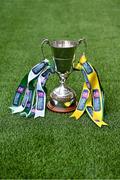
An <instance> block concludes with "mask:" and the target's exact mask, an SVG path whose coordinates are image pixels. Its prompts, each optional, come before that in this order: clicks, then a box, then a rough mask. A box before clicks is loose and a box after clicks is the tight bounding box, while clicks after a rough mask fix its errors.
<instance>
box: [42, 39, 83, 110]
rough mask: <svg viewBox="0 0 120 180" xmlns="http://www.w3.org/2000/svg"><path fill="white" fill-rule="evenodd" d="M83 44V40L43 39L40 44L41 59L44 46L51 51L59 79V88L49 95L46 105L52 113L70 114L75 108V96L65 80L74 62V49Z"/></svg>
mask: <svg viewBox="0 0 120 180" xmlns="http://www.w3.org/2000/svg"><path fill="white" fill-rule="evenodd" d="M81 42H84V43H85V44H86V41H85V38H81V39H80V40H78V41H71V40H54V41H49V40H48V39H44V40H43V41H42V43H41V50H42V54H43V57H44V58H45V56H44V51H43V47H44V44H48V45H49V47H50V48H51V51H52V57H53V61H54V63H55V72H56V73H57V74H58V76H59V79H60V85H59V87H57V88H55V89H54V90H53V91H52V92H51V93H50V100H49V102H48V103H47V107H48V109H50V110H52V111H54V112H63V113H67V112H71V111H74V110H75V108H76V94H75V92H74V90H73V89H71V88H70V87H68V86H67V85H66V83H65V82H66V80H67V78H68V76H69V75H70V73H71V72H72V70H73V62H74V60H75V51H76V48H77V47H78V46H79V45H80V44H81Z"/></svg>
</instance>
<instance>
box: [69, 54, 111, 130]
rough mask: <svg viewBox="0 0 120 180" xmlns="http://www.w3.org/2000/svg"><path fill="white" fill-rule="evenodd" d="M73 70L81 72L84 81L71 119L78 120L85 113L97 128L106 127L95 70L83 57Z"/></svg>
mask: <svg viewBox="0 0 120 180" xmlns="http://www.w3.org/2000/svg"><path fill="white" fill-rule="evenodd" d="M74 69H75V70H81V71H82V74H83V76H84V79H85V83H84V85H83V90H82V93H81V97H80V100H79V103H78V105H77V108H76V110H75V111H74V112H73V114H72V115H71V117H74V118H75V119H76V120H77V119H79V118H80V117H81V116H82V115H83V113H84V112H85V111H86V112H87V113H88V115H89V117H90V118H91V120H92V121H93V122H94V123H95V124H96V125H97V126H99V127H101V126H102V125H108V124H107V123H105V122H104V121H103V112H104V92H103V90H102V88H101V85H100V81H99V79H98V75H97V72H96V70H95V69H94V68H93V67H92V66H91V64H90V63H88V62H87V60H86V57H85V55H84V54H83V55H82V57H81V58H80V61H79V63H78V64H77V65H76V66H75V65H74Z"/></svg>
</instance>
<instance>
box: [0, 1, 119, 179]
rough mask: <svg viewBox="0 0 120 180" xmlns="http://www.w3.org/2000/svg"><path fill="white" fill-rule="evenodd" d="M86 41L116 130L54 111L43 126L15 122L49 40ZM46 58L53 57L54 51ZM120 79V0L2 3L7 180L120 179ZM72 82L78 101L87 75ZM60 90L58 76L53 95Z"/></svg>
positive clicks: (0, 118) (0, 126) (1, 97)
mask: <svg viewBox="0 0 120 180" xmlns="http://www.w3.org/2000/svg"><path fill="white" fill-rule="evenodd" d="M83 36H84V37H86V38H87V39H88V51H87V57H88V60H89V62H91V64H92V65H94V67H95V68H96V69H97V71H98V73H99V76H100V79H101V83H102V86H103V89H104V91H105V110H106V113H105V121H106V122H107V123H108V124H109V126H108V127H103V128H101V129H100V128H98V127H97V126H96V125H95V124H94V123H93V122H92V121H91V120H90V119H89V117H88V116H87V114H85V115H84V116H82V118H81V119H80V120H79V121H74V120H72V119H70V118H69V114H56V113H52V112H49V111H48V110H47V111H46V117H45V118H38V119H37V120H34V119H33V118H30V119H25V118H22V117H20V116H19V115H11V112H10V110H9V109H8V107H9V106H10V105H11V102H12V98H13V95H14V91H15V89H16V87H17V85H18V84H19V82H20V80H21V79H22V77H23V75H24V74H25V73H26V72H28V71H29V70H30V69H31V67H32V66H34V65H35V64H37V63H38V62H39V60H40V59H41V58H42V55H41V51H40V41H41V40H42V38H44V37H45V38H48V39H51V40H52V39H79V38H81V37H83ZM45 53H46V56H47V57H48V58H50V57H51V52H50V50H49V48H47V47H46V50H45ZM80 53H81V50H80V48H79V49H78V50H77V56H78V57H79V55H80ZM119 73H120V1H119V0H114V1H113V0H108V1H106V0H86V1H85V0H64V1H61V0H51V1H50V0H35V1H34V0H14V1H13V0H4V1H2V0H0V178H16V179H18V178H20V179H30V178H34V179H36V178H41V179H46V178H48V179H55V178H56V179H60V178H61V179H62V178H65V179H73V178H74V179H75V178H78V179H120V130H119V128H120V108H119V107H120V93H119V88H120V74H119ZM67 83H68V84H69V85H70V86H71V87H73V88H74V89H75V90H76V92H77V97H78V99H79V96H80V92H81V89H82V86H83V77H82V75H81V73H80V72H78V73H73V74H72V75H71V76H70V77H69V79H68V81H67ZM57 85H58V77H57V76H51V77H50V80H49V81H48V83H47V87H48V92H50V91H51V90H52V89H53V88H54V87H56V86H57ZM48 94H49V93H48Z"/></svg>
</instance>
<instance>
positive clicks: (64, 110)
mask: <svg viewBox="0 0 120 180" xmlns="http://www.w3.org/2000/svg"><path fill="white" fill-rule="evenodd" d="M47 108H48V109H49V110H51V111H53V112H58V113H69V112H72V111H74V110H75V109H76V105H75V104H74V105H72V106H70V107H65V108H62V107H57V106H53V105H52V104H51V103H50V101H49V102H48V103H47Z"/></svg>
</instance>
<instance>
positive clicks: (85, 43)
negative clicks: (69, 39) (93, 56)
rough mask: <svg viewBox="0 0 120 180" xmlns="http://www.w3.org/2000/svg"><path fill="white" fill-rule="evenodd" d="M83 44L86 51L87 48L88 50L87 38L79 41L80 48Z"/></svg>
mask: <svg viewBox="0 0 120 180" xmlns="http://www.w3.org/2000/svg"><path fill="white" fill-rule="evenodd" d="M82 42H83V43H84V45H85V49H86V48H87V40H86V39H85V38H81V39H79V40H78V46H79V45H80V44H81V43H82Z"/></svg>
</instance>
